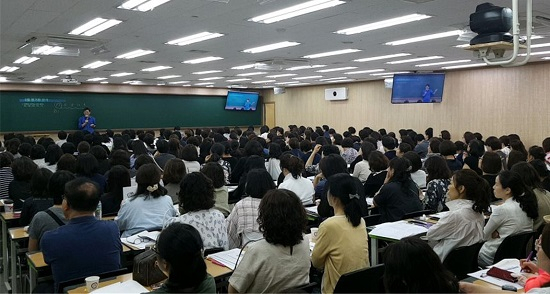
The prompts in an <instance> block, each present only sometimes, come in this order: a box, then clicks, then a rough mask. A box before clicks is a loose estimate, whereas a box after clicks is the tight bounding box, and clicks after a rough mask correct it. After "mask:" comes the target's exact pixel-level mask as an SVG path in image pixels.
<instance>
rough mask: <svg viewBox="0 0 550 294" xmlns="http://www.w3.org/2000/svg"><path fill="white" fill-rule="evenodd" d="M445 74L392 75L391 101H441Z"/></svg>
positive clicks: (397, 102) (399, 102)
mask: <svg viewBox="0 0 550 294" xmlns="http://www.w3.org/2000/svg"><path fill="white" fill-rule="evenodd" d="M444 84H445V74H443V73H430V74H397V75H394V76H393V88H392V93H391V103H393V104H403V103H441V100H442V98H443V86H444Z"/></svg>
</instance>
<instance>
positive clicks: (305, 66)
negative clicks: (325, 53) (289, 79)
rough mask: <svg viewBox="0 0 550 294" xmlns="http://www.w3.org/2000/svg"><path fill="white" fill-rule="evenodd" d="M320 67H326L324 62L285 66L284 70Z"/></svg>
mask: <svg viewBox="0 0 550 294" xmlns="http://www.w3.org/2000/svg"><path fill="white" fill-rule="evenodd" d="M321 67H326V65H324V64H316V65H301V66H294V67H289V68H287V69H286V70H291V71H292V70H301V69H311V68H321Z"/></svg>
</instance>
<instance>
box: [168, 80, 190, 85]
mask: <svg viewBox="0 0 550 294" xmlns="http://www.w3.org/2000/svg"><path fill="white" fill-rule="evenodd" d="M187 83H189V81H177V82H170V83H168V84H170V85H178V84H187Z"/></svg>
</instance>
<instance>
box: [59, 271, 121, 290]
mask: <svg viewBox="0 0 550 294" xmlns="http://www.w3.org/2000/svg"><path fill="white" fill-rule="evenodd" d="M130 272H131V271H130V270H129V269H127V268H121V269H118V270H114V271H110V272H104V273H100V274H97V275H96V276H99V279H100V280H102V279H106V278H114V277H117V276H120V275H124V274H127V273H130ZM89 276H93V274H89V275H86V276H85V277H80V278H76V279H72V280H68V281H63V282H60V283H59V284H58V285H57V289H56V293H65V292H67V291H68V290H70V289H71V288H77V286H81V285H82V284H85V283H86V280H85V279H86V278H87V277H89Z"/></svg>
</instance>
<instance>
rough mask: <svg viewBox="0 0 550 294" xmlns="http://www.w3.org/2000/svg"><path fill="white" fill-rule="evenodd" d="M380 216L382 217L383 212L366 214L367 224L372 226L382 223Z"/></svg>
mask: <svg viewBox="0 0 550 294" xmlns="http://www.w3.org/2000/svg"><path fill="white" fill-rule="evenodd" d="M380 217H382V215H381V214H371V215H367V216H364V217H363V219H364V220H365V224H366V225H367V227H370V226H376V225H379V224H380V223H381V222H380Z"/></svg>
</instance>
